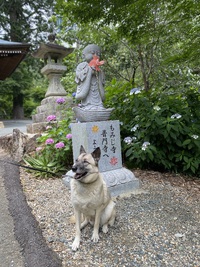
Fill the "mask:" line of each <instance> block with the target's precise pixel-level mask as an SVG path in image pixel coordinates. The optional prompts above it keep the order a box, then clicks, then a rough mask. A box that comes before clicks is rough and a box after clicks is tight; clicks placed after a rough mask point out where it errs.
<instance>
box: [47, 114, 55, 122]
mask: <svg viewBox="0 0 200 267" xmlns="http://www.w3.org/2000/svg"><path fill="white" fill-rule="evenodd" d="M47 120H48V121H55V120H56V115H49V116H48V117H47Z"/></svg>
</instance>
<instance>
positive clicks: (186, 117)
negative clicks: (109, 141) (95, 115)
mask: <svg viewBox="0 0 200 267" xmlns="http://www.w3.org/2000/svg"><path fill="white" fill-rule="evenodd" d="M133 89H134V90H133ZM133 89H132V86H131V84H130V83H127V84H119V83H117V82H116V81H113V83H112V84H111V86H109V87H107V88H106V90H107V103H106V104H107V106H112V107H114V108H115V111H114V112H113V115H112V116H113V117H112V118H113V119H119V120H120V122H121V138H122V150H123V154H124V158H125V162H126V164H127V165H128V166H129V167H134V168H142V169H153V170H159V171H171V172H176V173H177V172H178V173H185V174H189V175H195V176H198V177H200V167H199V166H200V94H199V92H198V90H197V89H194V88H190V89H184V90H179V91H175V90H172V89H171V90H167V91H162V92H161V91H160V90H156V89H154V90H151V91H148V92H146V91H144V90H142V89H140V88H133ZM136 89H137V90H136Z"/></svg>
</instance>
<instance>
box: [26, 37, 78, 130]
mask: <svg viewBox="0 0 200 267" xmlns="http://www.w3.org/2000/svg"><path fill="white" fill-rule="evenodd" d="M48 40H49V42H48V43H46V44H45V43H42V44H40V47H39V48H38V50H37V51H35V52H34V53H33V56H34V57H35V58H40V59H43V60H44V63H45V66H44V67H43V68H42V69H41V73H42V74H44V75H46V76H47V78H48V80H49V86H48V89H47V92H46V94H45V98H44V99H43V100H42V102H41V105H40V106H39V107H37V108H36V114H35V115H33V116H32V119H33V124H32V125H28V126H27V131H28V132H29V133H38V132H41V131H43V130H44V126H46V118H47V116H48V115H52V114H54V115H56V116H57V118H58V119H62V115H61V113H62V112H61V111H58V110H57V103H56V99H58V98H59V97H62V98H65V103H68V104H69V106H70V105H72V99H69V98H67V96H66V94H67V93H66V91H65V89H64V88H63V86H62V84H61V81H60V79H61V77H62V75H63V73H64V72H65V71H66V70H67V68H66V66H64V65H63V64H62V60H63V58H65V57H66V56H67V55H69V54H70V53H72V52H73V50H74V48H66V47H64V46H61V45H58V44H57V43H56V42H55V35H54V34H50V35H49V36H48Z"/></svg>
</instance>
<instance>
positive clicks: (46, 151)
mask: <svg viewBox="0 0 200 267" xmlns="http://www.w3.org/2000/svg"><path fill="white" fill-rule="evenodd" d="M59 104H61V103H59ZM65 117H66V119H64V120H62V121H58V120H57V118H56V116H55V115H54V114H53V115H49V116H48V117H47V121H48V124H47V126H46V131H45V132H44V133H43V134H42V135H41V136H40V137H39V138H38V139H37V144H38V147H37V148H36V151H35V153H34V154H33V155H31V156H26V157H25V158H24V161H25V162H26V163H27V164H28V165H29V166H31V167H33V168H37V169H41V170H44V171H46V172H40V171H36V172H35V174H36V175H37V176H40V177H49V176H52V174H53V173H54V175H55V176H60V175H62V174H63V173H66V171H67V170H69V169H71V165H72V163H73V156H72V135H71V133H70V132H71V129H70V123H71V120H72V111H71V110H70V111H68V112H66V115H65Z"/></svg>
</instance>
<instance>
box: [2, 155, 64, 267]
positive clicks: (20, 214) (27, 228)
mask: <svg viewBox="0 0 200 267" xmlns="http://www.w3.org/2000/svg"><path fill="white" fill-rule="evenodd" d="M4 160H5V161H7V160H9V161H10V158H7V159H4ZM3 177H4V184H5V189H6V193H7V198H8V201H9V211H10V214H11V215H12V217H13V221H14V226H15V229H14V231H15V237H16V239H17V241H18V242H19V244H20V246H21V249H22V254H23V256H24V258H25V266H27V267H36V266H40V267H47V266H48V267H60V266H62V263H61V260H60V259H59V258H58V256H57V255H56V253H55V252H53V251H52V250H51V249H50V248H49V247H48V246H47V244H46V242H45V240H44V238H43V236H42V231H41V229H40V228H39V226H38V222H37V221H36V219H35V217H34V216H33V215H32V213H31V209H30V207H29V206H28V205H27V202H26V198H25V196H24V193H23V190H22V186H21V183H20V174H19V167H18V166H13V165H10V164H5V165H4V174H3Z"/></svg>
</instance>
